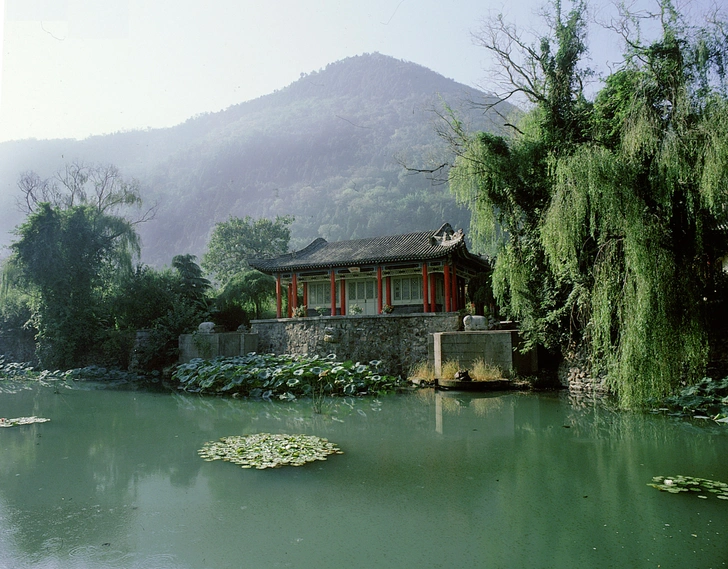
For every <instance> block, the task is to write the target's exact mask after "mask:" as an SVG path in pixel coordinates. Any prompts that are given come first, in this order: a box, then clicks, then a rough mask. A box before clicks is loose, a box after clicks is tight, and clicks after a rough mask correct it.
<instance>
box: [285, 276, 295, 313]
mask: <svg viewBox="0 0 728 569" xmlns="http://www.w3.org/2000/svg"><path fill="white" fill-rule="evenodd" d="M291 288H292V285H291V283H288V287H287V288H286V290H287V291H288V292H287V294H288V303H287V308H286V315H287V316H288V318H292V317H293V301H292V300H291Z"/></svg>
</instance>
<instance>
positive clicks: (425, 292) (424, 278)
mask: <svg viewBox="0 0 728 569" xmlns="http://www.w3.org/2000/svg"><path fill="white" fill-rule="evenodd" d="M428 284H429V283H428V281H427V263H422V311H423V312H429V311H430V306H429V303H428V302H427V299H428V298H429V296H430V295H429V287H428V286H427V285H428Z"/></svg>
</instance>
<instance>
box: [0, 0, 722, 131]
mask: <svg viewBox="0 0 728 569" xmlns="http://www.w3.org/2000/svg"><path fill="white" fill-rule="evenodd" d="M698 2H699V3H703V2H705V3H707V2H708V0H698ZM595 5H596V9H595V11H596V12H597V14H598V15H600V16H602V19H604V18H606V17H607V14H608V12H607V10H608V9H609V8H608V6H609V5H610V3H609V2H601V3H600V2H596V3H595ZM541 6H542V2H541V1H540V0H527V1H524V0H512V1H510V2H507V3H504V2H502V1H501V0H257V1H255V2H253V1H251V0H0V7H2V9H0V34H2V35H0V43H2V51H1V52H0V85H1V88H0V141H4V140H12V139H21V138H30V137H35V138H62V137H73V138H84V137H86V136H89V135H91V134H104V133H110V132H116V131H121V130H132V129H138V128H147V127H164V126H172V125H175V124H178V123H180V122H184V121H185V120H186V119H188V118H189V117H191V116H194V115H196V114H200V113H205V112H211V111H218V110H220V109H224V108H227V107H229V106H230V105H233V104H236V103H240V102H243V101H246V100H250V99H253V98H256V97H259V96H261V95H266V94H268V93H271V92H272V91H274V90H275V89H280V88H282V87H285V86H286V85H288V84H290V83H292V82H293V81H295V80H296V79H298V78H299V76H300V74H301V73H308V72H310V71H314V70H318V69H321V68H323V67H325V66H326V65H327V64H328V63H332V62H334V61H338V60H340V59H343V58H345V57H349V56H353V55H359V54H362V53H366V52H374V51H378V52H380V53H382V54H386V55H391V56H394V57H397V58H399V59H405V60H408V61H412V62H415V63H418V64H421V65H424V66H425V67H429V68H430V69H432V70H434V71H437V72H438V73H441V74H442V75H445V76H446V77H450V78H452V79H455V80H456V81H459V82H461V83H465V84H466V85H470V86H480V87H482V88H484V89H488V82H487V73H486V70H487V68H488V67H489V65H490V64H489V62H488V60H487V53H486V52H485V50H484V49H483V48H481V47H477V46H476V45H474V44H473V41H472V39H471V32H473V31H476V30H477V29H478V27H479V24H480V22H481V21H482V20H483V19H484V18H487V17H488V16H489V15H493V14H497V13H498V12H504V13H505V14H506V15H508V16H509V18H510V19H512V20H513V21H515V22H517V23H518V24H519V26H521V27H522V28H526V27H532V26H535V25H537V22H538V18H537V17H536V15H535V14H536V12H537V11H538V10H539V8H540V7H541ZM607 37H608V36H607V35H606V34H605V33H603V32H600V33H599V34H598V35H595V36H593V37H592V40H591V51H592V59H593V63H594V65H595V66H596V67H602V68H603V67H604V66H605V64H606V62H607V61H608V60H610V61H613V60H615V59H617V58H618V54H619V46H618V44H617V42H616V41H615V40H614V39H613V38H612V39H605V38H607ZM488 90H489V89H488Z"/></svg>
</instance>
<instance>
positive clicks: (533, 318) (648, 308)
mask: <svg viewBox="0 0 728 569" xmlns="http://www.w3.org/2000/svg"><path fill="white" fill-rule="evenodd" d="M554 8H555V9H554V11H555V17H554V20H553V22H554V29H553V31H554V36H553V37H554V38H555V41H556V49H555V50H554V49H552V48H551V46H550V42H549V41H548V40H542V41H541V42H540V49H535V48H531V49H528V48H525V44H523V43H522V42H520V40H519V39H518V36H517V35H516V34H515V32H514V31H513V29H512V28H508V27H506V26H502V25H501V27H500V29H499V31H500V32H502V33H504V34H505V36H506V38H510V40H512V41H513V42H515V43H514V45H519V46H520V47H522V48H524V52H525V55H526V59H527V61H528V63H527V64H526V65H524V66H523V67H517V66H515V64H514V60H513V59H512V58H511V57H510V52H509V51H504V50H503V49H502V47H500V46H502V45H504V44H501V43H498V42H496V41H493V43H491V44H490V45H486V47H489V49H491V50H492V51H494V52H495V53H496V54H497V55H499V56H500V57H501V62H503V63H504V64H505V65H506V67H507V68H508V70H509V72H511V73H512V74H513V75H512V77H515V78H516V81H515V83H516V84H515V85H514V86H515V88H516V90H521V91H523V92H525V93H526V94H527V95H528V96H529V98H530V99H531V101H532V102H533V103H534V105H535V107H534V109H533V110H532V111H531V112H530V113H529V115H527V116H526V117H525V118H524V120H523V121H522V122H521V123H520V124H519V131H518V135H517V136H514V137H513V138H512V139H506V138H503V137H496V136H493V135H488V134H478V135H475V136H472V137H469V138H466V139H465V142H464V143H463V146H462V149H463V151H462V153H461V155H460V156H459V157H458V159H457V161H456V164H455V168H454V170H453V171H452V172H451V175H450V180H451V188H452V189H453V190H454V192H455V194H456V196H457V198H458V200H459V201H460V202H461V203H464V204H466V205H468V206H469V207H470V209H471V210H472V211H473V223H474V224H475V231H474V232H473V233H474V234H475V236H476V237H478V238H479V239H481V241H482V242H483V244H484V248H485V249H486V250H489V251H492V252H494V253H495V254H496V255H497V258H496V262H495V267H494V273H493V290H494V293H495V296H496V297H497V299H498V301H499V303H500V304H501V305H502V306H503V309H504V311H505V312H506V313H508V314H510V316H511V317H512V318H515V319H519V320H520V321H521V325H522V327H523V328H524V330H525V332H526V335H527V338H528V340H529V343H530V344H532V343H533V342H535V341H538V342H541V343H544V344H545V345H546V346H547V347H556V346H561V347H562V348H563V347H566V346H567V345H568V344H570V343H577V344H579V343H581V344H583V345H585V346H586V349H587V350H588V352H589V355H590V361H591V364H592V366H593V368H594V370H595V371H597V372H599V371H604V372H606V373H607V380H608V383H609V385H610V386H611V388H612V389H613V390H614V391H616V392H617V394H618V395H619V397H620V400H621V402H622V404H623V405H627V406H633V405H639V404H641V403H643V402H644V401H645V400H646V398H648V397H650V396H666V395H668V394H669V393H671V392H672V391H673V390H674V389H675V388H676V387H677V386H678V385H679V383H680V381H687V382H688V383H692V382H695V381H697V380H698V379H699V378H700V377H702V374H703V372H704V368H705V363H706V357H707V334H706V315H705V314H704V310H703V306H704V303H703V297H707V296H708V294H707V292H706V291H707V289H708V287H709V285H710V283H712V282H713V281H714V280H715V278H714V276H713V275H712V274H711V271H712V269H711V267H713V266H716V263H715V258H716V257H717V256H720V255H723V254H724V253H725V251H726V250H727V249H728V242H726V238H725V234H724V232H723V233H719V232H717V231H716V230H717V229H718V227H720V226H721V224H724V223H725V222H726V212H725V210H726V208H725V197H726V195H727V194H726V192H727V191H728V129H727V128H726V125H728V101H727V100H726V97H725V94H726V92H725V83H724V74H723V67H722V65H723V55H724V53H725V51H724V50H723V51H720V50H716V49H713V50H712V51H711V50H706V49H703V47H705V46H706V45H708V44H710V45H713V46H716V45H718V44H719V43H720V41H719V39H720V37H721V36H720V30H719V29H715V28H712V29H711V28H710V27H708V28H702V29H699V30H695V29H693V28H690V27H689V26H687V25H686V24H685V23H684V22H682V21H681V20H680V17H679V15H678V14H677V13H676V12H675V10H674V9H673V7H672V5H671V4H670V3H669V2H668V1H665V2H663V3H662V4H661V8H662V16H663V17H662V19H661V22H662V25H663V28H662V37H661V38H660V39H659V40H657V41H655V42H653V43H652V44H649V45H642V44H640V43H639V42H638V41H635V42H632V43H631V44H630V52H629V53H628V54H627V58H626V63H625V65H624V67H623V68H622V69H620V70H618V71H617V72H616V73H614V74H613V75H611V76H610V77H609V78H608V79H607V80H606V83H605V87H604V89H603V90H602V91H601V92H600V93H599V94H598V95H597V97H596V100H595V103H594V104H593V105H592V104H591V103H589V102H587V101H585V100H584V98H583V95H582V93H581V87H580V85H581V82H582V80H583V79H584V77H585V75H586V73H585V72H583V71H580V70H579V69H578V67H577V62H578V60H579V58H580V57H581V55H583V53H584V45H585V44H584V35H583V34H584V20H583V14H584V6H583V5H582V4H579V3H577V4H576V6H575V8H574V10H573V11H572V12H571V13H570V14H569V15H568V17H567V18H566V19H565V20H563V21H562V18H561V6H560V3H559V2H556V3H555V4H554ZM706 42H707V43H706ZM701 46H702V47H701ZM552 53H553V54H554V55H552ZM529 70H531V71H529ZM519 81H520V83H519ZM498 228H500V229H501V230H502V231H501V232H499V231H497V229H498Z"/></svg>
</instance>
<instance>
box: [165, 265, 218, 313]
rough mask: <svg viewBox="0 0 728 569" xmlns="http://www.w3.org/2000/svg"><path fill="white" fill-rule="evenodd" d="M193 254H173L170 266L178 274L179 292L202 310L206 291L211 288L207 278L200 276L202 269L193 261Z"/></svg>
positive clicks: (205, 304)
mask: <svg viewBox="0 0 728 569" xmlns="http://www.w3.org/2000/svg"><path fill="white" fill-rule="evenodd" d="M196 258H197V257H195V256H194V255H190V254H187V255H175V257H174V258H173V259H172V267H173V268H174V269H175V270H176V271H177V274H178V275H179V292H180V294H181V295H182V296H183V297H184V298H185V299H187V300H188V301H189V302H191V303H193V304H196V305H198V306H199V307H200V308H201V309H202V310H204V309H206V308H207V293H208V292H209V291H210V290H211V289H212V284H211V283H210V281H209V280H207V279H206V278H204V277H203V276H202V269H201V268H200V267H199V265H198V264H197V263H195V259H196Z"/></svg>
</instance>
